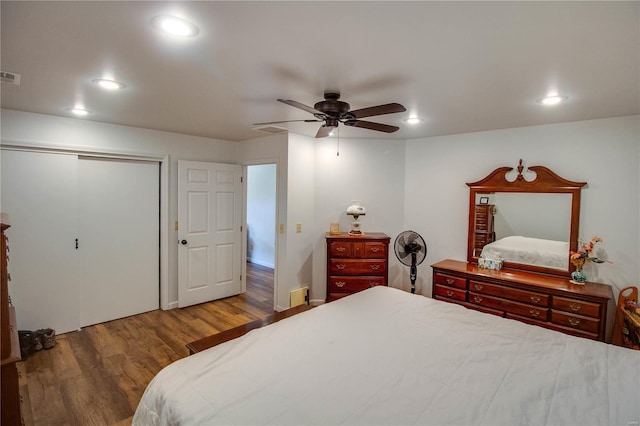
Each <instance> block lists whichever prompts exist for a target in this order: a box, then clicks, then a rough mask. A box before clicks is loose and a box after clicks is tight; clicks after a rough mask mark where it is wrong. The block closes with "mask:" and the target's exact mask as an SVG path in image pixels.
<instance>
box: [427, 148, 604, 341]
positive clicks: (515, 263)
mask: <svg viewBox="0 0 640 426" xmlns="http://www.w3.org/2000/svg"><path fill="white" fill-rule="evenodd" d="M585 185H586V182H573V181H569V180H566V179H564V178H562V177H560V176H558V175H557V174H556V173H554V172H553V171H551V170H550V169H548V168H547V167H544V166H531V167H529V168H528V169H525V167H524V166H523V163H522V160H520V163H519V164H518V166H517V167H516V168H512V167H500V168H498V169H496V170H494V171H493V172H491V173H490V174H489V175H488V176H487V177H485V178H484V179H481V180H479V181H475V182H471V183H467V186H469V222H468V223H469V232H468V241H467V261H466V262H464V261H457V260H444V261H441V262H438V263H435V264H433V265H431V266H432V268H433V287H432V295H433V298H435V299H438V300H442V301H446V302H451V303H457V304H460V305H463V306H465V307H467V308H470V309H475V310H478V311H482V312H486V313H490V314H494V315H499V316H502V317H506V318H511V319H515V320H519V321H522V322H526V323H529V324H534V325H539V326H542V327H545V328H549V329H553V330H557V331H560V332H563V333H567V334H571V335H575V336H579V337H585V338H590V339H594V340H600V341H605V340H606V334H607V317H608V316H610V314H611V313H612V312H613V293H612V290H611V286H609V285H606V284H600V283H591V282H586V283H584V284H575V283H573V282H572V280H571V272H572V268H573V265H572V264H571V262H570V259H569V256H570V251H576V250H577V248H578V230H579V222H580V195H581V191H582V187H583V186H585ZM483 206H490V207H485V208H483ZM487 209H490V212H491V213H492V217H491V221H492V223H491V225H492V229H491V232H492V235H491V238H487V236H486V227H487V222H486V214H487V213H486V212H487V211H488V210H487ZM478 214H480V215H481V216H478ZM480 239H481V240H480ZM481 257H482V258H487V259H493V260H499V261H502V268H501V269H499V270H496V269H486V268H479V267H478V259H480V258H481Z"/></svg>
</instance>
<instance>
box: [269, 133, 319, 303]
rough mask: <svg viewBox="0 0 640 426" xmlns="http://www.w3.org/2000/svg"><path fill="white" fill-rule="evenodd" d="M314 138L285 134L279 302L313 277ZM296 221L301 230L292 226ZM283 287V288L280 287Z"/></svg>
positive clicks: (285, 299)
mask: <svg viewBox="0 0 640 426" xmlns="http://www.w3.org/2000/svg"><path fill="white" fill-rule="evenodd" d="M315 143H316V139H315V138H310V137H307V136H300V135H296V134H290V135H289V155H288V164H289V167H288V180H287V191H288V193H287V222H286V227H285V234H286V238H287V250H286V263H285V265H286V266H285V269H284V273H285V279H284V283H285V286H286V287H281V288H280V289H279V291H278V301H279V306H286V307H289V306H290V296H289V294H290V292H291V290H293V289H296V288H300V287H303V286H309V290H310V291H312V290H313V287H312V280H313V275H312V271H313V257H314V252H313V250H314V247H313V235H314V234H313V230H314V220H315V208H316V205H315V204H314V193H315V192H314V180H315V178H316V176H317V174H316V173H315V168H314V158H315ZM298 224H300V226H301V232H299V233H298V232H297V230H296V226H297V225H298ZM285 288H286V292H285V291H283V290H284V289H285Z"/></svg>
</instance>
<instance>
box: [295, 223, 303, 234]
mask: <svg viewBox="0 0 640 426" xmlns="http://www.w3.org/2000/svg"><path fill="white" fill-rule="evenodd" d="M296 232H297V233H298V234H299V233H301V232H302V224H301V223H296Z"/></svg>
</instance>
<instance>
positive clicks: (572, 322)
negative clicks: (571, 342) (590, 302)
mask: <svg viewBox="0 0 640 426" xmlns="http://www.w3.org/2000/svg"><path fill="white" fill-rule="evenodd" d="M569 324H571V325H572V326H574V327H575V326H576V325H578V324H580V320H579V319H578V318H574V317H569Z"/></svg>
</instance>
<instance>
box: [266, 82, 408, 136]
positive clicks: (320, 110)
mask: <svg viewBox="0 0 640 426" xmlns="http://www.w3.org/2000/svg"><path fill="white" fill-rule="evenodd" d="M278 102H282V103H283V104H287V105H289V106H292V107H294V108H298V109H301V110H303V111H306V112H308V113H311V114H313V116H314V117H315V120H311V119H307V120H286V121H269V122H266V123H255V124H254V126H261V125H266V124H278V123H293V122H304V123H313V122H317V123H323V124H322V125H321V126H320V128H319V129H318V132H317V133H316V138H325V137H327V136H329V135H330V134H331V131H332V130H333V129H336V128H337V127H338V125H339V124H340V123H342V124H344V125H345V126H350V127H360V128H363V129H369V130H375V131H378V132H385V133H393V132H396V131H398V130H399V129H400V128H399V127H398V126H391V125H388V124H382V123H375V122H372V121H365V120H360V119H361V118H365V117H373V116H377V115H385V114H395V113H398V112H404V111H406V108H405V107H404V106H402V105H400V104H398V103H389V104H384V105H377V106H372V107H368V108H361V109H357V110H353V111H351V110H350V109H351V106H350V105H349V104H348V103H346V102H344V101H341V100H340V93H336V92H326V93H325V94H324V100H323V101H320V102H316V103H315V104H314V106H313V108H312V107H310V106H308V105H305V104H302V103H300V102H298V101H294V100H291V99H278Z"/></svg>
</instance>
